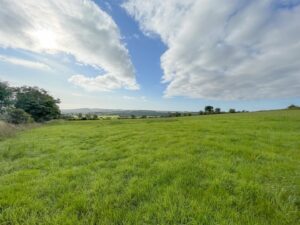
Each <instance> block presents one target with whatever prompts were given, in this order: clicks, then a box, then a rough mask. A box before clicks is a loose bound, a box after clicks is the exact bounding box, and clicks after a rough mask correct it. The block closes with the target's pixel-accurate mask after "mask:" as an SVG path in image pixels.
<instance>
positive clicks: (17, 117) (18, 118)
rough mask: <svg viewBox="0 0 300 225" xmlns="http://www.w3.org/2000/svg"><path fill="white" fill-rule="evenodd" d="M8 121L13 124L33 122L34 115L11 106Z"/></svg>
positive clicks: (7, 116)
mask: <svg viewBox="0 0 300 225" xmlns="http://www.w3.org/2000/svg"><path fill="white" fill-rule="evenodd" d="M6 121H7V122H8V123H12V124H26V123H31V122H32V121H33V120H32V117H31V116H30V114H28V113H27V112H25V111H24V110H23V109H17V108H11V109H9V110H8V111H7V115H6Z"/></svg>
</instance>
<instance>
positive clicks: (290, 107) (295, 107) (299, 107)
mask: <svg viewBox="0 0 300 225" xmlns="http://www.w3.org/2000/svg"><path fill="white" fill-rule="evenodd" d="M287 109H300V106H296V105H290V106H289V107H288V108H287Z"/></svg>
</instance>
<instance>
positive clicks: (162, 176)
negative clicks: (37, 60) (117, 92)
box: [0, 110, 300, 225]
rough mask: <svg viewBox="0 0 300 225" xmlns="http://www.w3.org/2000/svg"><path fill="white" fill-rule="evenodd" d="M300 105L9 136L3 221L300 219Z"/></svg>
mask: <svg viewBox="0 0 300 225" xmlns="http://www.w3.org/2000/svg"><path fill="white" fill-rule="evenodd" d="M299 151H300V111H298V110H295V111H278V112H261V113H250V114H235V115H217V116H201V117H189V118H180V119H153V120H151V119H148V120H122V121H119V120H116V121H82V122H80V121H79V122H65V123H59V124H52V125H46V126H44V127H40V128H36V129H32V130H29V131H26V132H24V133H21V134H19V135H18V136H17V137H15V138H10V139H7V140H5V141H2V142H0V224H22V225H25V224H64V225H66V224H72V225H75V224H105V225H109V224H164V225H165V224H241V225H246V224H249V225H250V224H251V225H254V224H262V225H266V224H278V225H284V224H291V225H292V224H297V223H298V222H299V204H300V203H299V196H300V193H299V192H300V189H299V172H300V167H299V161H300V160H299V158H300V152H299Z"/></svg>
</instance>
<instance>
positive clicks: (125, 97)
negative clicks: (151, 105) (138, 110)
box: [123, 95, 147, 102]
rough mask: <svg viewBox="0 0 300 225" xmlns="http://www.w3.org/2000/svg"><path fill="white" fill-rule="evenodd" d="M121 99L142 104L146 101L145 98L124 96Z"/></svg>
mask: <svg viewBox="0 0 300 225" xmlns="http://www.w3.org/2000/svg"><path fill="white" fill-rule="evenodd" d="M123 99H125V100H129V101H142V102H146V101H147V97H146V96H128V95H124V96H123Z"/></svg>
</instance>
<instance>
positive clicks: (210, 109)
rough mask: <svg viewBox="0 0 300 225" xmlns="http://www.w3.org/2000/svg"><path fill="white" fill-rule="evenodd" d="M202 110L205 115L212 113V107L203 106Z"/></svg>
mask: <svg viewBox="0 0 300 225" xmlns="http://www.w3.org/2000/svg"><path fill="white" fill-rule="evenodd" d="M204 110H205V112H206V113H213V111H214V107H213V106H210V105H207V106H205V108H204Z"/></svg>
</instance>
